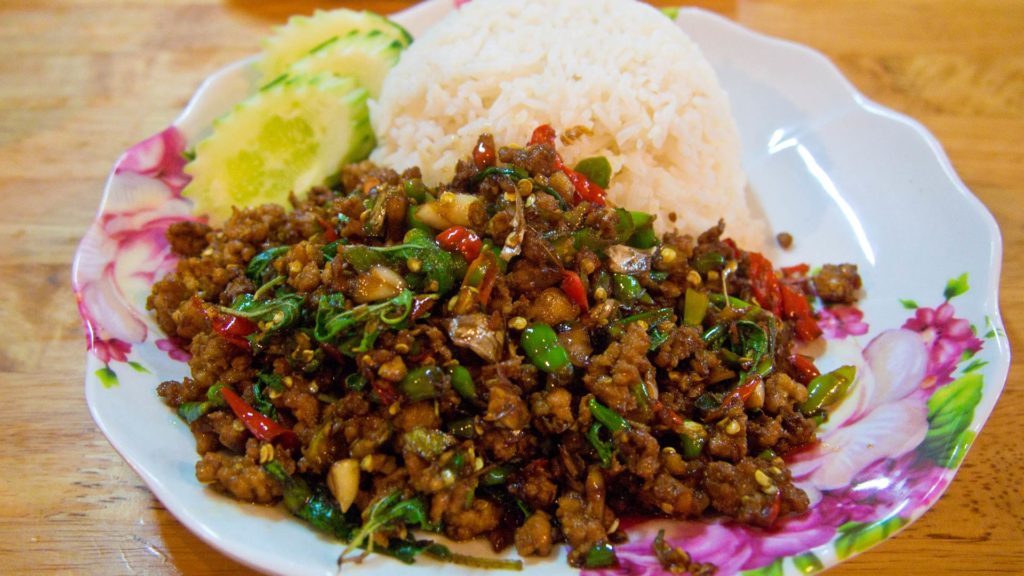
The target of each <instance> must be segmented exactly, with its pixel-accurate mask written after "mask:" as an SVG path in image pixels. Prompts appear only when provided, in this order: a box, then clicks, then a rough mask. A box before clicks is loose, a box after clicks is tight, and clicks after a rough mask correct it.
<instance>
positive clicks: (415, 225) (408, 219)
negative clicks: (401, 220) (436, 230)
mask: <svg viewBox="0 0 1024 576" xmlns="http://www.w3.org/2000/svg"><path fill="white" fill-rule="evenodd" d="M405 225H406V227H407V228H409V229H410V230H423V231H424V232H430V231H432V228H431V227H430V226H429V225H428V224H426V223H425V222H424V221H423V220H420V218H419V216H417V215H416V205H415V204H411V203H410V204H409V207H408V208H407V209H406V211H405Z"/></svg>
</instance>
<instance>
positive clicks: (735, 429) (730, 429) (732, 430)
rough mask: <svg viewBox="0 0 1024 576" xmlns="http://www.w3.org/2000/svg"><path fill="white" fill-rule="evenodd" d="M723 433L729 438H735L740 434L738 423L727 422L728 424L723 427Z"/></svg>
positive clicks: (734, 421) (733, 421)
mask: <svg viewBox="0 0 1024 576" xmlns="http://www.w3.org/2000/svg"><path fill="white" fill-rule="evenodd" d="M725 433H726V434H728V435H729V436H735V435H737V434H739V433H740V423H739V422H737V421H736V420H731V419H730V420H729V423H728V424H726V425H725Z"/></svg>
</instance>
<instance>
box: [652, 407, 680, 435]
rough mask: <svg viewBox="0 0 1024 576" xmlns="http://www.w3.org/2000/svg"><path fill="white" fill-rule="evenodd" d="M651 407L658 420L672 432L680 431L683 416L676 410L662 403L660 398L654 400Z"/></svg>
mask: <svg viewBox="0 0 1024 576" xmlns="http://www.w3.org/2000/svg"><path fill="white" fill-rule="evenodd" d="M653 408H654V414H655V415H656V416H657V417H658V420H660V421H661V422H662V423H663V424H665V425H666V426H668V427H669V428H670V429H672V431H673V432H682V430H683V417H682V416H680V415H679V413H678V412H676V411H675V410H673V409H671V408H669V407H668V406H665V405H664V404H662V402H661V400H655V402H654V406H653Z"/></svg>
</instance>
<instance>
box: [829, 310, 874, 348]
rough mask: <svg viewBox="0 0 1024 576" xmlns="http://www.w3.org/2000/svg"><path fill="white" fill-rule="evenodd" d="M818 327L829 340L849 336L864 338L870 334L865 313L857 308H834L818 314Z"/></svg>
mask: <svg viewBox="0 0 1024 576" xmlns="http://www.w3.org/2000/svg"><path fill="white" fill-rule="evenodd" d="M818 326H820V327H821V330H822V331H823V332H824V333H825V338H828V339H829V340H841V339H843V338H846V337H847V336H863V335H864V334H867V333H868V324H867V322H864V313H863V312H861V311H860V309H859V308H857V307H855V306H842V305H839V306H832V307H829V308H823V309H822V310H821V311H820V312H819V313H818Z"/></svg>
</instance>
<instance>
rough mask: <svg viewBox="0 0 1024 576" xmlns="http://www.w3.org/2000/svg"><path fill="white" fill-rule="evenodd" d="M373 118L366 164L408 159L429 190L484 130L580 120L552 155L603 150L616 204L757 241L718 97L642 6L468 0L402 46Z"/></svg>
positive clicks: (691, 50)
mask: <svg viewBox="0 0 1024 576" xmlns="http://www.w3.org/2000/svg"><path fill="white" fill-rule="evenodd" d="M371 118H372V122H373V127H374V131H375V132H376V134H377V138H378V141H379V145H378V148H377V150H376V151H375V152H374V153H373V156H372V159H373V160H375V161H377V162H379V163H382V164H385V165H388V166H392V167H395V168H406V167H409V166H414V165H418V166H420V168H421V169H422V170H423V175H424V180H426V181H427V182H428V183H429V184H437V183H440V182H443V181H446V180H447V179H450V178H451V176H452V174H453V171H454V166H455V163H456V161H457V160H459V159H460V158H464V157H466V156H467V155H468V154H469V153H470V151H471V150H472V147H473V145H474V144H475V143H476V139H477V136H479V135H480V134H481V133H483V132H490V133H491V134H493V135H494V136H495V139H496V140H497V142H498V143H499V144H508V143H525V142H526V141H528V140H529V137H530V134H531V133H532V131H533V129H534V128H535V127H536V126H539V125H541V124H551V125H552V126H553V127H554V128H555V129H556V130H557V131H558V132H559V133H561V132H563V131H565V130H567V129H569V128H571V127H574V126H582V127H585V128H587V129H589V131H590V134H589V135H587V136H584V137H583V138H581V139H579V140H577V141H575V142H573V143H571V144H569V145H560V146H559V151H560V153H561V154H562V157H563V158H564V159H565V161H566V163H567V164H568V165H570V166H571V165H573V164H574V163H575V162H576V161H578V160H580V159H583V158H586V157H589V156H598V155H604V156H607V157H608V159H609V160H610V161H611V163H612V167H613V170H614V175H613V177H612V180H611V187H610V189H609V191H608V195H609V198H610V199H611V200H612V201H613V202H614V203H615V204H616V205H620V206H625V207H628V208H630V209H634V210H645V211H648V212H651V213H654V214H659V215H660V216H659V218H658V227H659V231H662V232H664V231H666V230H668V229H670V228H671V227H673V226H675V227H676V228H677V229H678V230H680V231H682V232H688V233H699V232H701V231H703V230H705V229H706V228H708V227H709V226H713V225H714V224H715V223H716V222H717V221H718V219H719V218H725V220H726V223H727V224H728V234H729V235H730V236H731V237H733V238H735V239H736V240H737V241H740V242H741V243H744V244H746V245H749V246H754V247H756V246H759V245H762V244H763V237H764V230H765V229H764V226H763V225H762V224H761V223H760V222H758V221H755V220H754V219H753V218H752V216H751V214H750V211H749V209H748V207H747V203H746V199H745V195H744V186H745V178H744V176H743V172H742V169H741V166H740V144H739V135H738V132H737V129H736V125H735V122H734V121H733V119H732V116H731V115H730V111H729V101H728V98H727V96H726V94H725V92H724V91H723V90H722V89H721V87H720V86H719V85H718V81H717V79H716V77H715V74H714V71H713V70H712V69H711V66H710V64H708V62H707V61H706V60H705V59H704V57H703V56H702V55H701V53H700V50H699V49H698V48H697V46H696V45H695V44H694V43H693V41H691V40H690V39H689V37H687V36H686V35H685V34H684V33H683V32H682V30H680V29H679V28H678V27H677V26H676V25H675V24H674V23H673V22H672V21H671V20H670V19H669V18H667V17H666V16H665V15H664V14H662V13H661V12H659V11H658V10H656V9H654V8H652V7H651V6H648V5H647V4H643V3H641V2H635V1H633V0H549V1H545V2H523V1H521V0H474V1H473V2H470V3H469V4H467V5H465V6H463V7H462V8H461V9H459V10H456V11H455V12H453V13H452V14H450V15H449V16H448V17H446V18H445V19H444V20H442V21H441V22H440V23H438V24H437V25H436V26H434V27H433V28H431V29H430V30H429V31H428V32H427V33H425V34H424V35H423V36H422V37H421V38H418V39H417V40H416V41H415V42H413V44H412V46H411V47H410V48H409V49H408V50H406V51H405V52H404V54H403V55H402V58H401V61H400V62H399V63H398V65H397V66H396V67H395V68H394V69H393V70H392V71H391V73H390V74H389V75H388V77H387V78H386V79H385V81H384V86H383V88H382V91H381V95H380V98H379V100H378V101H377V102H373V103H371ZM669 212H675V214H676V216H677V219H676V222H675V223H674V224H673V223H672V222H670V221H669V218H667V217H666V215H667V214H668V213H669Z"/></svg>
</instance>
